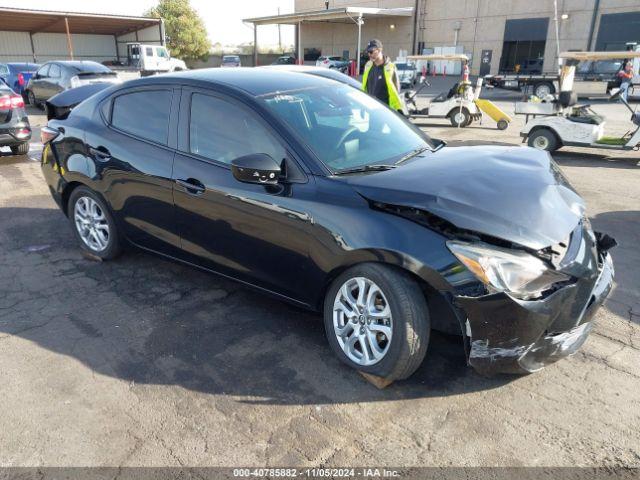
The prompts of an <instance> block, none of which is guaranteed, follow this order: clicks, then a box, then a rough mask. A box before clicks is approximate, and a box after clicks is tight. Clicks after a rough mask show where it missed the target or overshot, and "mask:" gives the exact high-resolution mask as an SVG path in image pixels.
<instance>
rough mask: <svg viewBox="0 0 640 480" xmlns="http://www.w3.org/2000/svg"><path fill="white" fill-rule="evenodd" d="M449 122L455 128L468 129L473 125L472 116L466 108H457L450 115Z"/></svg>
mask: <svg viewBox="0 0 640 480" xmlns="http://www.w3.org/2000/svg"><path fill="white" fill-rule="evenodd" d="M449 121H450V122H451V125H453V126H454V127H466V126H467V125H469V124H470V123H471V115H470V114H469V110H467V109H466V108H463V109H459V108H456V109H454V110H453V111H451V112H450V113H449Z"/></svg>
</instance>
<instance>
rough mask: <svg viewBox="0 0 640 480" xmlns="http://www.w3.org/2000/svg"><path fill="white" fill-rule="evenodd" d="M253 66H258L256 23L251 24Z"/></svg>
mask: <svg viewBox="0 0 640 480" xmlns="http://www.w3.org/2000/svg"><path fill="white" fill-rule="evenodd" d="M253 66H254V67H257V66H258V25H256V24H255V23H254V24H253Z"/></svg>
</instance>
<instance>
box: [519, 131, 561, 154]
mask: <svg viewBox="0 0 640 480" xmlns="http://www.w3.org/2000/svg"><path fill="white" fill-rule="evenodd" d="M527 144H528V145H529V146H530V147H533V148H536V149H538V150H545V151H547V152H555V151H556V150H557V149H558V148H560V147H561V145H560V142H559V141H558V137H556V134H555V133H554V132H552V131H551V130H549V129H548V128H540V129H538V130H536V131H534V132H533V133H531V134H529V139H528V141H527Z"/></svg>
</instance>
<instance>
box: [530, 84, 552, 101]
mask: <svg viewBox="0 0 640 480" xmlns="http://www.w3.org/2000/svg"><path fill="white" fill-rule="evenodd" d="M555 92H556V87H554V86H553V83H551V82H540V83H536V84H535V85H534V86H533V94H534V95H535V96H536V97H538V98H543V97H545V96H547V95H550V94H552V93H555Z"/></svg>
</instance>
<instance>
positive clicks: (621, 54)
mask: <svg viewBox="0 0 640 480" xmlns="http://www.w3.org/2000/svg"><path fill="white" fill-rule="evenodd" d="M560 58H564V59H571V60H616V59H618V60H623V59H625V58H640V52H631V51H617V52H562V53H561V54H560Z"/></svg>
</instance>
